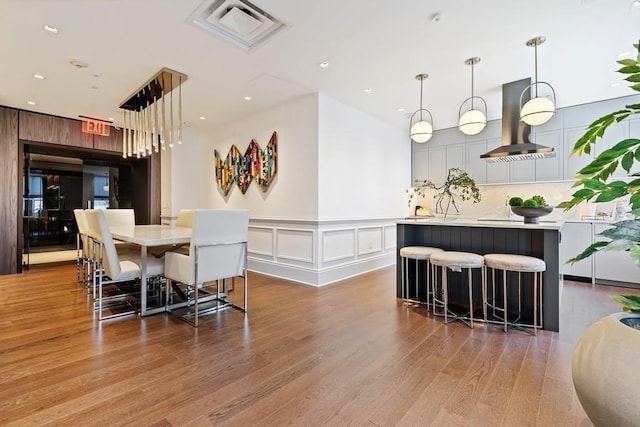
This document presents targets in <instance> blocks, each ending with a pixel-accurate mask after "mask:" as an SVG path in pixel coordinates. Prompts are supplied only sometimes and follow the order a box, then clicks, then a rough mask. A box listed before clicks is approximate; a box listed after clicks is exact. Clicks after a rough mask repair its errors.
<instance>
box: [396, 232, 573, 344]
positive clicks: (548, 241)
mask: <svg viewBox="0 0 640 427" xmlns="http://www.w3.org/2000/svg"><path fill="white" fill-rule="evenodd" d="M397 225H398V228H397V239H398V246H397V263H396V266H397V268H396V271H397V283H396V295H397V296H398V297H401V296H402V289H401V284H402V277H401V269H400V265H401V258H400V249H401V248H402V247H404V246H432V247H436V248H441V249H444V250H446V251H462V252H472V253H476V254H479V255H486V254H489V253H507V254H518V255H528V256H533V257H537V258H540V259H542V260H544V261H545V263H546V264H547V270H546V272H545V273H544V275H543V293H542V300H543V309H542V319H543V329H546V330H550V331H558V329H559V309H560V271H559V247H560V246H559V244H560V228H561V227H562V223H541V224H523V223H516V222H508V221H475V220H461V219H458V220H455V221H451V222H443V221H441V220H405V221H399V222H398V224H397ZM414 262H415V261H413V260H411V261H410V265H409V283H410V286H409V295H408V297H409V298H412V299H418V300H420V301H424V300H425V298H426V296H425V289H424V277H423V274H424V273H423V272H421V273H420V280H421V281H422V283H421V285H420V287H419V288H418V294H417V295H416V290H415V286H414V274H415V273H414V272H415V264H414ZM420 268H422V269H424V267H423V266H421V267H420ZM422 271H424V270H422ZM499 273H500V274H499ZM509 274H510V275H509V276H508V281H509V287H508V290H507V293H508V295H509V298H508V306H509V312H510V313H509V317H510V319H511V318H514V317H515V316H517V307H518V302H517V295H518V292H517V285H516V283H517V273H509ZM461 276H462V274H460V273H454V272H450V273H449V281H450V285H449V299H450V301H453V303H454V304H455V303H458V304H459V305H461V306H464V305H467V306H468V293H467V290H466V288H467V287H466V286H462V283H463V282H462V277H461ZM488 276H490V274H489V275H488ZM497 276H500V278H498V277H497ZM525 276H526V277H525ZM496 277H497V280H498V283H497V287H496V293H497V296H498V298H502V297H501V295H502V291H501V289H502V285H501V272H496ZM473 281H474V288H473V293H474V295H473V297H474V298H473V304H474V311H475V312H476V315H477V316H474V317H477V318H478V319H480V318H482V314H481V313H482V297H481V296H482V294H481V287H480V283H481V275H480V271H479V270H477V271H476V272H474V276H473ZM464 283H466V282H464ZM512 283H513V285H512ZM532 299H533V291H532V286H531V274H525V275H523V281H522V300H523V305H522V322H523V323H532V321H531V319H532V317H533V305H532ZM465 301H466V304H465ZM514 310H515V311H514Z"/></svg>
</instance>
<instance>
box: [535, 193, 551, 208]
mask: <svg viewBox="0 0 640 427" xmlns="http://www.w3.org/2000/svg"><path fill="white" fill-rule="evenodd" d="M531 200H535V201H536V203H537V204H538V206H549V203H547V201H546V200H545V198H544V197H542V196H540V195H539V194H536V195H535V196H532V197H531Z"/></svg>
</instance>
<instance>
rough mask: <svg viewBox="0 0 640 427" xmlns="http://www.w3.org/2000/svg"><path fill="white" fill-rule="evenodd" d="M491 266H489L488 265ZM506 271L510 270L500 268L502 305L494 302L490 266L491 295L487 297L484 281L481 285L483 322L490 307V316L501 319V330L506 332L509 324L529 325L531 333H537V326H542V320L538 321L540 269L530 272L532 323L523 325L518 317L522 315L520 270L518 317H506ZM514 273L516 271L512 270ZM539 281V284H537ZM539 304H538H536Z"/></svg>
mask: <svg viewBox="0 0 640 427" xmlns="http://www.w3.org/2000/svg"><path fill="white" fill-rule="evenodd" d="M489 268H491V267H489ZM486 269H487V267H485V269H484V274H485V275H486V273H487V271H486ZM507 271H510V270H502V307H500V306H498V305H497V304H496V301H495V300H496V269H495V268H491V297H489V295H488V292H487V284H486V282H485V284H484V286H483V293H482V294H483V295H482V299H483V315H484V320H485V322H486V321H487V318H488V308H491V311H492V313H491V314H492V317H494V318H497V319H499V320H501V321H502V322H501V323H502V330H503V331H504V332H507V329H508V327H509V326H511V327H522V326H531V327H533V334H534V335H537V334H538V328H542V322H540V324H539V323H538V307H540V319H542V308H543V307H542V273H543V272H542V271H536V272H531V274H533V301H532V302H533V324H532V325H525V324H522V323H519V322H520V317H521V315H522V272H517V273H518V317H517V318H516V319H514V320H512V321H511V322H510V321H509V319H508V317H509V316H508V313H509V311H508V295H507ZM514 273H516V272H514ZM538 283H539V285H538ZM538 304H539V305H538ZM496 311H498V312H500V313H501V315H500V314H496Z"/></svg>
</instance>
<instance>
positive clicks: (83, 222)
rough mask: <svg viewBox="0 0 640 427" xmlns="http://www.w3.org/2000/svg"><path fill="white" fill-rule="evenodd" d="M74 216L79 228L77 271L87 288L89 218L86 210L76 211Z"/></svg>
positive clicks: (77, 236) (78, 276) (79, 278)
mask: <svg viewBox="0 0 640 427" xmlns="http://www.w3.org/2000/svg"><path fill="white" fill-rule="evenodd" d="M73 216H74V218H75V219H76V225H77V226H78V234H77V235H76V270H77V278H78V282H83V283H84V285H85V286H87V281H88V278H89V260H90V255H89V250H90V246H91V245H90V244H89V236H88V235H87V228H88V225H87V217H86V216H85V213H84V210H82V209H74V210H73Z"/></svg>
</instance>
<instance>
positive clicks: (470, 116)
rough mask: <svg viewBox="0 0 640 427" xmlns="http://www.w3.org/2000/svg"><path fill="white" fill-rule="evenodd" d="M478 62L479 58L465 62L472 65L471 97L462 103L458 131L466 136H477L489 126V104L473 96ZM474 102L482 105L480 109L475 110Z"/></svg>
mask: <svg viewBox="0 0 640 427" xmlns="http://www.w3.org/2000/svg"><path fill="white" fill-rule="evenodd" d="M478 62H480V58H478V57H473V58H469V59H467V60H466V61H464V63H465V64H467V65H471V96H470V97H469V98H467V99H465V100H464V101H463V102H462V105H461V106H460V111H458V129H460V132H462V133H464V134H465V135H477V134H479V133H480V132H482V130H483V129H484V128H485V126H487V103H486V102H485V101H484V99H482V98H481V97H479V96H474V95H473V66H474V65H476V64H477V63H478ZM474 101H477V102H478V103H479V104H480V106H479V107H480V108H478V109H476V108H475V105H474ZM483 106H484V109H483V108H482V107H483ZM466 108H469V109H468V110H467V111H466V112H464V113H463V112H462V111H463V110H464V109H466Z"/></svg>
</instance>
